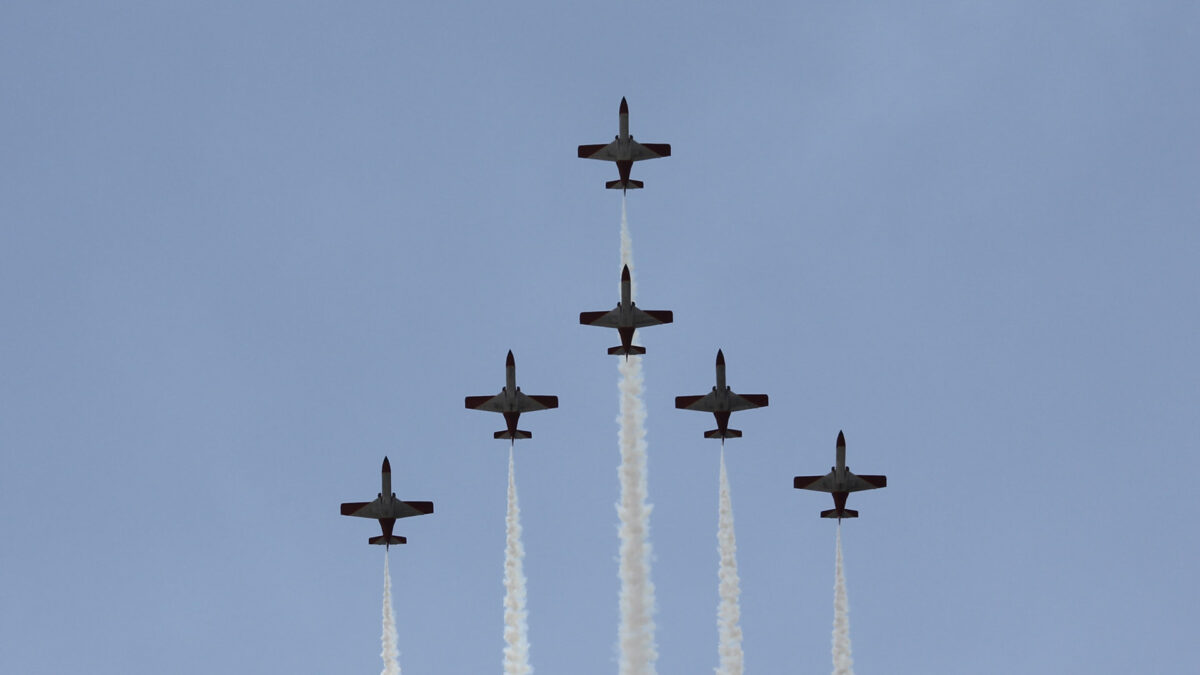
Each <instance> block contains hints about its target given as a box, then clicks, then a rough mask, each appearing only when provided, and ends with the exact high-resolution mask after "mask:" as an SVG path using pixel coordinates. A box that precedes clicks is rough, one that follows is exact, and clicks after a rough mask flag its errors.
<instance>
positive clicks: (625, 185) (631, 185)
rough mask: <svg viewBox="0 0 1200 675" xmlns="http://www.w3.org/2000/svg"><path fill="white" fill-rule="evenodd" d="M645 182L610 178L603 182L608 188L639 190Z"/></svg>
mask: <svg viewBox="0 0 1200 675" xmlns="http://www.w3.org/2000/svg"><path fill="white" fill-rule="evenodd" d="M645 185H646V184H645V183H643V182H642V181H640V180H633V179H630V180H627V181H626V180H610V181H608V182H607V183H605V184H604V187H606V188H608V189H609V190H640V189H642V187H644V186H645Z"/></svg>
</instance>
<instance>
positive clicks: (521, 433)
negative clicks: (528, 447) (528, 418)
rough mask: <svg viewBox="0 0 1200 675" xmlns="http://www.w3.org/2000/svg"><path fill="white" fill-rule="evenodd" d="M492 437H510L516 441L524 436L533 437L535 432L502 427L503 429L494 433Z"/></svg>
mask: <svg viewBox="0 0 1200 675" xmlns="http://www.w3.org/2000/svg"><path fill="white" fill-rule="evenodd" d="M492 438H510V439H512V440H514V441H515V440H520V439H522V438H533V432H531V431H525V430H524V429H517V430H516V431H509V430H508V429H502V430H500V431H497V432H496V433H494V434H492Z"/></svg>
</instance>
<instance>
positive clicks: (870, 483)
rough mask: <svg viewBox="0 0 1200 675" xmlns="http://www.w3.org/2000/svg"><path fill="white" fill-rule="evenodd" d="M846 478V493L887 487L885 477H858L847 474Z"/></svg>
mask: <svg viewBox="0 0 1200 675" xmlns="http://www.w3.org/2000/svg"><path fill="white" fill-rule="evenodd" d="M847 473H848V474H849V475H848V476H846V479H847V480H846V483H847V485H846V492H858V491H860V490H874V489H876V488H881V487H887V476H858V475H855V474H852V473H849V472H847Z"/></svg>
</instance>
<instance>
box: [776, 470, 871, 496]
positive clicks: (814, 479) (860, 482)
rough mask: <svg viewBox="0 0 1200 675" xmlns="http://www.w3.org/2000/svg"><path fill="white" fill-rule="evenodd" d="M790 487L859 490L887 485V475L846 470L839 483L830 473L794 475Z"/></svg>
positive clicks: (822, 489)
mask: <svg viewBox="0 0 1200 675" xmlns="http://www.w3.org/2000/svg"><path fill="white" fill-rule="evenodd" d="M792 487H795V488H796V489H797V490H815V491H816V492H861V491H862V490H874V489H876V488H881V487H887V476H858V475H855V474H852V473H849V472H847V475H846V482H845V483H843V484H840V485H839V484H838V483H837V481H836V480H835V479H834V477H833V474H832V473H827V474H825V475H824V476H796V477H795V478H794V479H793V480H792Z"/></svg>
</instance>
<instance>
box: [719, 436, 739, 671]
mask: <svg viewBox="0 0 1200 675" xmlns="http://www.w3.org/2000/svg"><path fill="white" fill-rule="evenodd" d="M717 523H718V525H717V552H718V553H720V556H721V563H720V567H719V568H718V572H717V578H718V580H719V586H718V593H719V595H720V598H721V600H720V604H719V605H717V634H718V636H719V637H720V640H721V642H720V647H719V649H718V652H719V655H720V657H721V661H720V665H719V666H718V667H717V675H742V668H743V658H744V657H743V654H742V626H741V621H740V620H741V615H742V608H741V595H742V589H741V583H740V581H739V580H738V569H737V537H736V536H735V534H734V531H733V504H732V503H731V500H730V498H729V477H728V476H727V475H726V473H725V448H724V447H722V448H721V492H720V504H719V506H718V517H717Z"/></svg>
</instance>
